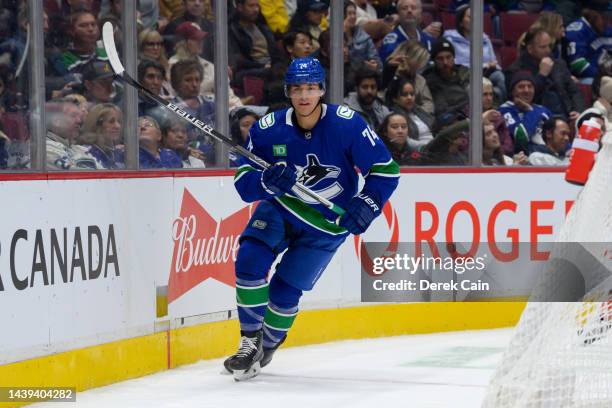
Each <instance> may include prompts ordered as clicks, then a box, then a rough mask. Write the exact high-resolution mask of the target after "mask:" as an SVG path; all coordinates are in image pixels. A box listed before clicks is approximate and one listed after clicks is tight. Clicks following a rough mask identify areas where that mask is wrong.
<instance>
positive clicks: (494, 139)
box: [482, 123, 513, 166]
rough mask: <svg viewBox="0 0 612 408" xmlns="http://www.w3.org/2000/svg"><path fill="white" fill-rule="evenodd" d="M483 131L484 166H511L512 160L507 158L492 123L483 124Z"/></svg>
mask: <svg viewBox="0 0 612 408" xmlns="http://www.w3.org/2000/svg"><path fill="white" fill-rule="evenodd" d="M482 127H483V131H482V164H484V165H485V166H510V165H512V164H513V162H512V159H511V158H510V157H508V156H506V155H505V154H504V152H503V150H502V148H501V142H500V141H499V135H498V134H497V131H496V130H495V125H493V124H492V123H483V126H482Z"/></svg>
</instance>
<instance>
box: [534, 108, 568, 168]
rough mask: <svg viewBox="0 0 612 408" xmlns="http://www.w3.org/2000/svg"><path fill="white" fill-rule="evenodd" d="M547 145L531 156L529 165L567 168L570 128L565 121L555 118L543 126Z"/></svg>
mask: <svg viewBox="0 0 612 408" xmlns="http://www.w3.org/2000/svg"><path fill="white" fill-rule="evenodd" d="M542 134H543V135H544V141H545V142H546V145H544V146H539V147H538V149H537V151H534V152H533V153H531V154H530V155H529V163H530V164H532V165H534V166H565V165H567V164H568V163H569V159H568V158H567V157H566V156H565V152H566V151H567V148H568V144H569V140H570V128H569V125H568V124H567V122H566V121H565V119H563V118H561V117H559V116H553V117H552V118H550V119H548V120H547V121H545V122H544V124H543V125H542Z"/></svg>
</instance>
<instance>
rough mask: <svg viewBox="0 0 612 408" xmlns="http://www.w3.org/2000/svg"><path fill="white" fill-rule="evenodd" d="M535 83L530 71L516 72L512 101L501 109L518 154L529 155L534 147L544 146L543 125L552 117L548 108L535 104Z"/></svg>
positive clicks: (511, 84)
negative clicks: (521, 152) (520, 152)
mask: <svg viewBox="0 0 612 408" xmlns="http://www.w3.org/2000/svg"><path fill="white" fill-rule="evenodd" d="M535 81H536V80H535V78H534V77H533V75H532V74H531V72H529V71H518V72H516V73H515V74H514V75H513V76H512V82H511V83H510V94H511V96H512V100H509V101H507V102H506V103H504V104H503V105H502V106H501V107H500V108H499V111H500V113H501V114H502V115H503V117H504V120H505V121H506V126H508V130H509V131H510V134H511V135H512V138H513V141H514V150H515V152H517V153H518V152H519V151H523V152H524V153H525V154H528V153H529V152H531V151H532V150H533V149H534V145H544V140H543V139H542V123H543V122H544V121H546V120H547V119H549V118H550V117H551V116H552V113H551V112H550V111H549V110H548V109H547V108H546V107H544V106H541V105H536V104H535V103H533V99H534V94H535V86H536V85H535V84H536V82H535Z"/></svg>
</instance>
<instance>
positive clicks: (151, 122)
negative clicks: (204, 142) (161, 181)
mask: <svg viewBox="0 0 612 408" xmlns="http://www.w3.org/2000/svg"><path fill="white" fill-rule="evenodd" d="M161 141H162V133H161V129H160V128H159V124H158V123H157V121H156V120H155V119H153V118H152V117H150V116H141V117H140V118H138V145H139V148H138V162H139V163H140V168H141V169H163V168H166V169H177V168H181V167H183V162H182V160H181V159H180V157H179V156H178V154H177V153H176V152H175V151H174V150H170V149H166V148H163V147H161Z"/></svg>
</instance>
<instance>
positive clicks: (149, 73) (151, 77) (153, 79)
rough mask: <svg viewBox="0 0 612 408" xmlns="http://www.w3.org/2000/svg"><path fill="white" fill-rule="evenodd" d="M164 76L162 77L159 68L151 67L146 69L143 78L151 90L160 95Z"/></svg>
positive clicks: (144, 83) (146, 86)
mask: <svg viewBox="0 0 612 408" xmlns="http://www.w3.org/2000/svg"><path fill="white" fill-rule="evenodd" d="M163 80H164V78H163V77H162V73H161V71H160V70H158V69H157V68H153V67H149V68H147V69H146V71H145V74H144V78H143V79H142V84H143V85H144V87H145V88H147V89H148V90H149V91H151V92H153V93H154V94H155V95H159V94H160V93H161V88H162V82H163Z"/></svg>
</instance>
